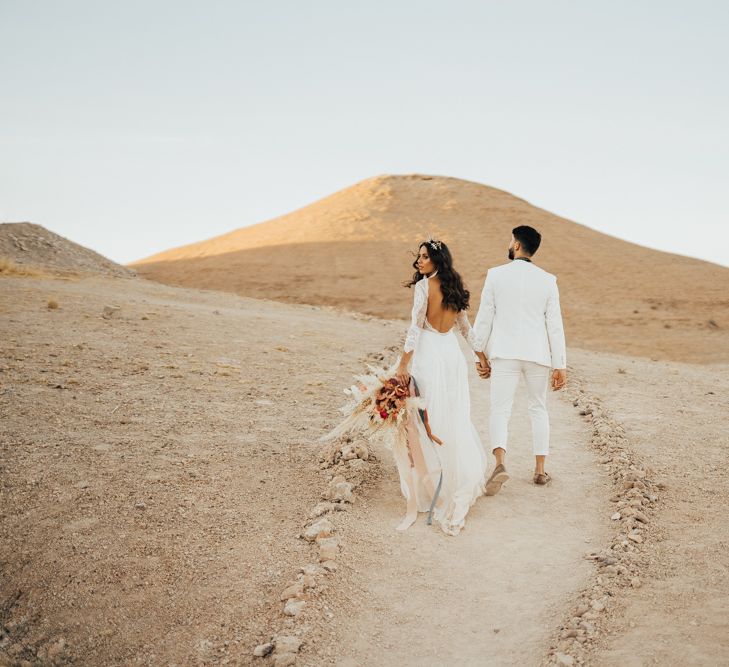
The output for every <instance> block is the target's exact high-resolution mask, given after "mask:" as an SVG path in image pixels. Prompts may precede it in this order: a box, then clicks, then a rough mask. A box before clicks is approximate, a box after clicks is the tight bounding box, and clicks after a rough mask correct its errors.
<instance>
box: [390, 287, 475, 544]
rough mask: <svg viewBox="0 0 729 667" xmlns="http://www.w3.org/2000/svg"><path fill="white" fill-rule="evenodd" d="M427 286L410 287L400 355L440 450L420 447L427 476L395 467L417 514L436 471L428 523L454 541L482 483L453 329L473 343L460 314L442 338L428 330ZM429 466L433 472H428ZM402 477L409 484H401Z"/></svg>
mask: <svg viewBox="0 0 729 667" xmlns="http://www.w3.org/2000/svg"><path fill="white" fill-rule="evenodd" d="M428 285H429V280H428V278H423V279H422V280H419V281H418V282H417V283H416V284H415V295H414V299H413V311H412V322H411V324H410V328H409V329H408V332H407V338H406V340H405V346H404V351H405V352H409V351H410V350H413V351H414V354H413V358H412V366H411V371H410V374H411V375H412V377H413V378H414V379H415V382H416V383H417V386H418V389H419V391H420V395H421V396H422V397H423V398H424V399H425V403H426V408H427V410H428V417H429V421H430V428H431V431H432V433H433V434H434V435H435V436H437V437H438V438H439V439H440V440H441V441H442V442H443V444H442V445H435V444H433V443H432V442H428V443H427V444H428V445H429V446H428V447H425V446H424V448H423V449H424V451H425V450H426V449H427V450H429V451H428V452H427V455H426V456H425V459H426V460H425V464H426V467H427V469H428V472H427V474H423V473H424V471H423V470H422V468H420V467H419V466H414V467H413V466H412V464H410V470H407V467H406V466H405V465H401V462H400V461H398V470H399V472H400V482H401V488H402V491H403V494H404V495H405V497H406V499H407V498H408V495H409V494H410V493H411V491H410V489H411V488H415V489H417V493H416V501H417V506H418V507H417V509H418V511H421V512H424V511H428V509H429V508H430V504H431V501H432V496H433V484H432V483H431V480H433V479H435V481H436V482H437V480H438V478H439V473H440V471H441V470H442V473H443V478H442V483H441V488H440V493H439V494H438V501H437V503H436V505H435V508H434V511H433V518H434V520H435V521H437V522H438V523H439V524H440V526H441V528H442V530H443V531H444V532H446V533H448V534H449V535H456V534H458V533H459V532H460V530H461V528H463V526H464V525H465V518H466V514H467V513H468V510H469V508H470V507H471V505H473V503H474V502H475V501H476V499H477V498H478V497H479V496H480V495H481V494H482V493H483V492H484V487H485V482H486V467H487V464H486V454H485V452H484V448H483V445H482V444H481V439H480V438H479V436H478V433H477V432H476V429H475V428H474V426H473V423H472V422H471V400H470V393H469V388H468V368H467V365H466V359H465V357H464V354H463V352H462V351H461V348H460V346H459V344H458V340H457V338H456V334H455V329H456V328H458V330H459V331H460V333H461V335H462V336H463V337H464V338H465V339H466V340H467V341H468V343H469V345H470V346H471V347H473V346H474V337H473V330H472V329H471V325H470V324H469V322H468V318H467V317H466V313H465V311H460V312H459V313H458V316H457V318H456V323H455V325H454V327H453V328H451V330H450V331H448V332H447V333H441V332H440V331H438V330H437V329H434V328H433V327H432V326H431V325H430V323H429V322H428V319H427V316H426V313H427V309H428ZM433 449H435V452H436V453H437V461H436V459H435V457H433V456H432V450H433ZM435 466H437V468H439V469H434V467H435ZM419 468H420V469H419ZM405 476H413V477H415V479H414V480H413V479H412V478H411V479H404V477H405ZM413 481H414V482H415V483H414V484H413ZM409 504H410V503H409Z"/></svg>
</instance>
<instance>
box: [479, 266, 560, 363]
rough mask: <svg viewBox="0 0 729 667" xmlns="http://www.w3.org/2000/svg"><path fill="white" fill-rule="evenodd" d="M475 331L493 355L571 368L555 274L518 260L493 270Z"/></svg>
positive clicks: (480, 346) (491, 355) (486, 349)
mask: <svg viewBox="0 0 729 667" xmlns="http://www.w3.org/2000/svg"><path fill="white" fill-rule="evenodd" d="M473 333H474V339H475V346H474V347H475V349H477V350H480V351H482V352H485V353H486V356H487V357H488V358H489V359H521V360H522V361H534V362H536V363H538V364H541V365H543V366H550V367H551V368H567V350H566V347H565V340H564V327H563V325H562V314H561V312H560V308H559V291H558V289H557V278H556V277H555V276H553V275H552V274H551V273H547V272H546V271H545V270H544V269H540V268H539V267H538V266H535V265H534V264H532V263H531V262H525V261H524V260H518V259H516V260H513V261H511V262H509V264H504V265H502V266H496V267H494V268H492V269H489V272H488V274H487V276H486V282H485V283H484V286H483V292H482V294H481V305H480V306H479V309H478V315H477V316H476V322H475V324H474V326H473Z"/></svg>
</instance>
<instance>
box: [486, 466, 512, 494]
mask: <svg viewBox="0 0 729 667" xmlns="http://www.w3.org/2000/svg"><path fill="white" fill-rule="evenodd" d="M507 479H509V474H508V473H507V472H506V468H505V467H504V466H503V465H497V466H496V467H495V468H494V471H493V472H492V473H491V477H489V479H488V482H486V491H485V495H487V496H495V495H496V494H497V493H498V492H499V491H501V485H502V484H503V483H504V482H505V481H506V480H507Z"/></svg>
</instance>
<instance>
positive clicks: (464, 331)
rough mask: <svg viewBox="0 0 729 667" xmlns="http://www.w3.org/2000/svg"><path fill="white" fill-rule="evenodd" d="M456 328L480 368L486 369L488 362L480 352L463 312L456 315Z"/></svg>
mask: <svg viewBox="0 0 729 667" xmlns="http://www.w3.org/2000/svg"><path fill="white" fill-rule="evenodd" d="M456 326H457V327H458V331H460V332H461V336H463V338H464V339H465V340H466V342H467V343H468V344H469V346H470V347H471V349H472V350H473V351H474V352H475V354H476V360H477V361H478V362H479V363H480V364H481V366H482V367H484V368H486V367H487V366H488V360H487V359H486V355H485V354H484V352H483V351H482V350H480V349H479V346H478V345H477V341H476V335H475V334H474V332H473V327H471V323H470V322H469V321H468V315H466V311H465V310H460V311H458V315H457V316H456Z"/></svg>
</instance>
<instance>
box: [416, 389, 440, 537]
mask: <svg viewBox="0 0 729 667" xmlns="http://www.w3.org/2000/svg"><path fill="white" fill-rule="evenodd" d="M410 377H411V378H412V380H413V389H414V390H415V395H416V396H420V390H419V389H418V383H417V382H416V381H415V378H414V377H412V375H411V376H410ZM418 415H419V416H420V419H421V421H422V422H423V426H425V425H428V413H427V412H426V411H425V409H424V408H418ZM425 431H426V433H427V434H428V440H430V443H431V445H432V446H433V447H435V446H436V444H435V442H434V441H433V438H431V433H430V428H429V427H428V428H426V429H425ZM438 460H440V457H438ZM442 485H443V466H441V468H440V477H439V478H438V486H437V487H436V488H435V492H434V493H433V500H432V501H431V503H430V509H429V510H428V518H427V519H426V520H425V523H426V524H427V525H428V526H430V525H432V523H433V508H434V507H435V503H436V502H437V500H438V495H439V494H440V488H441V486H442Z"/></svg>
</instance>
